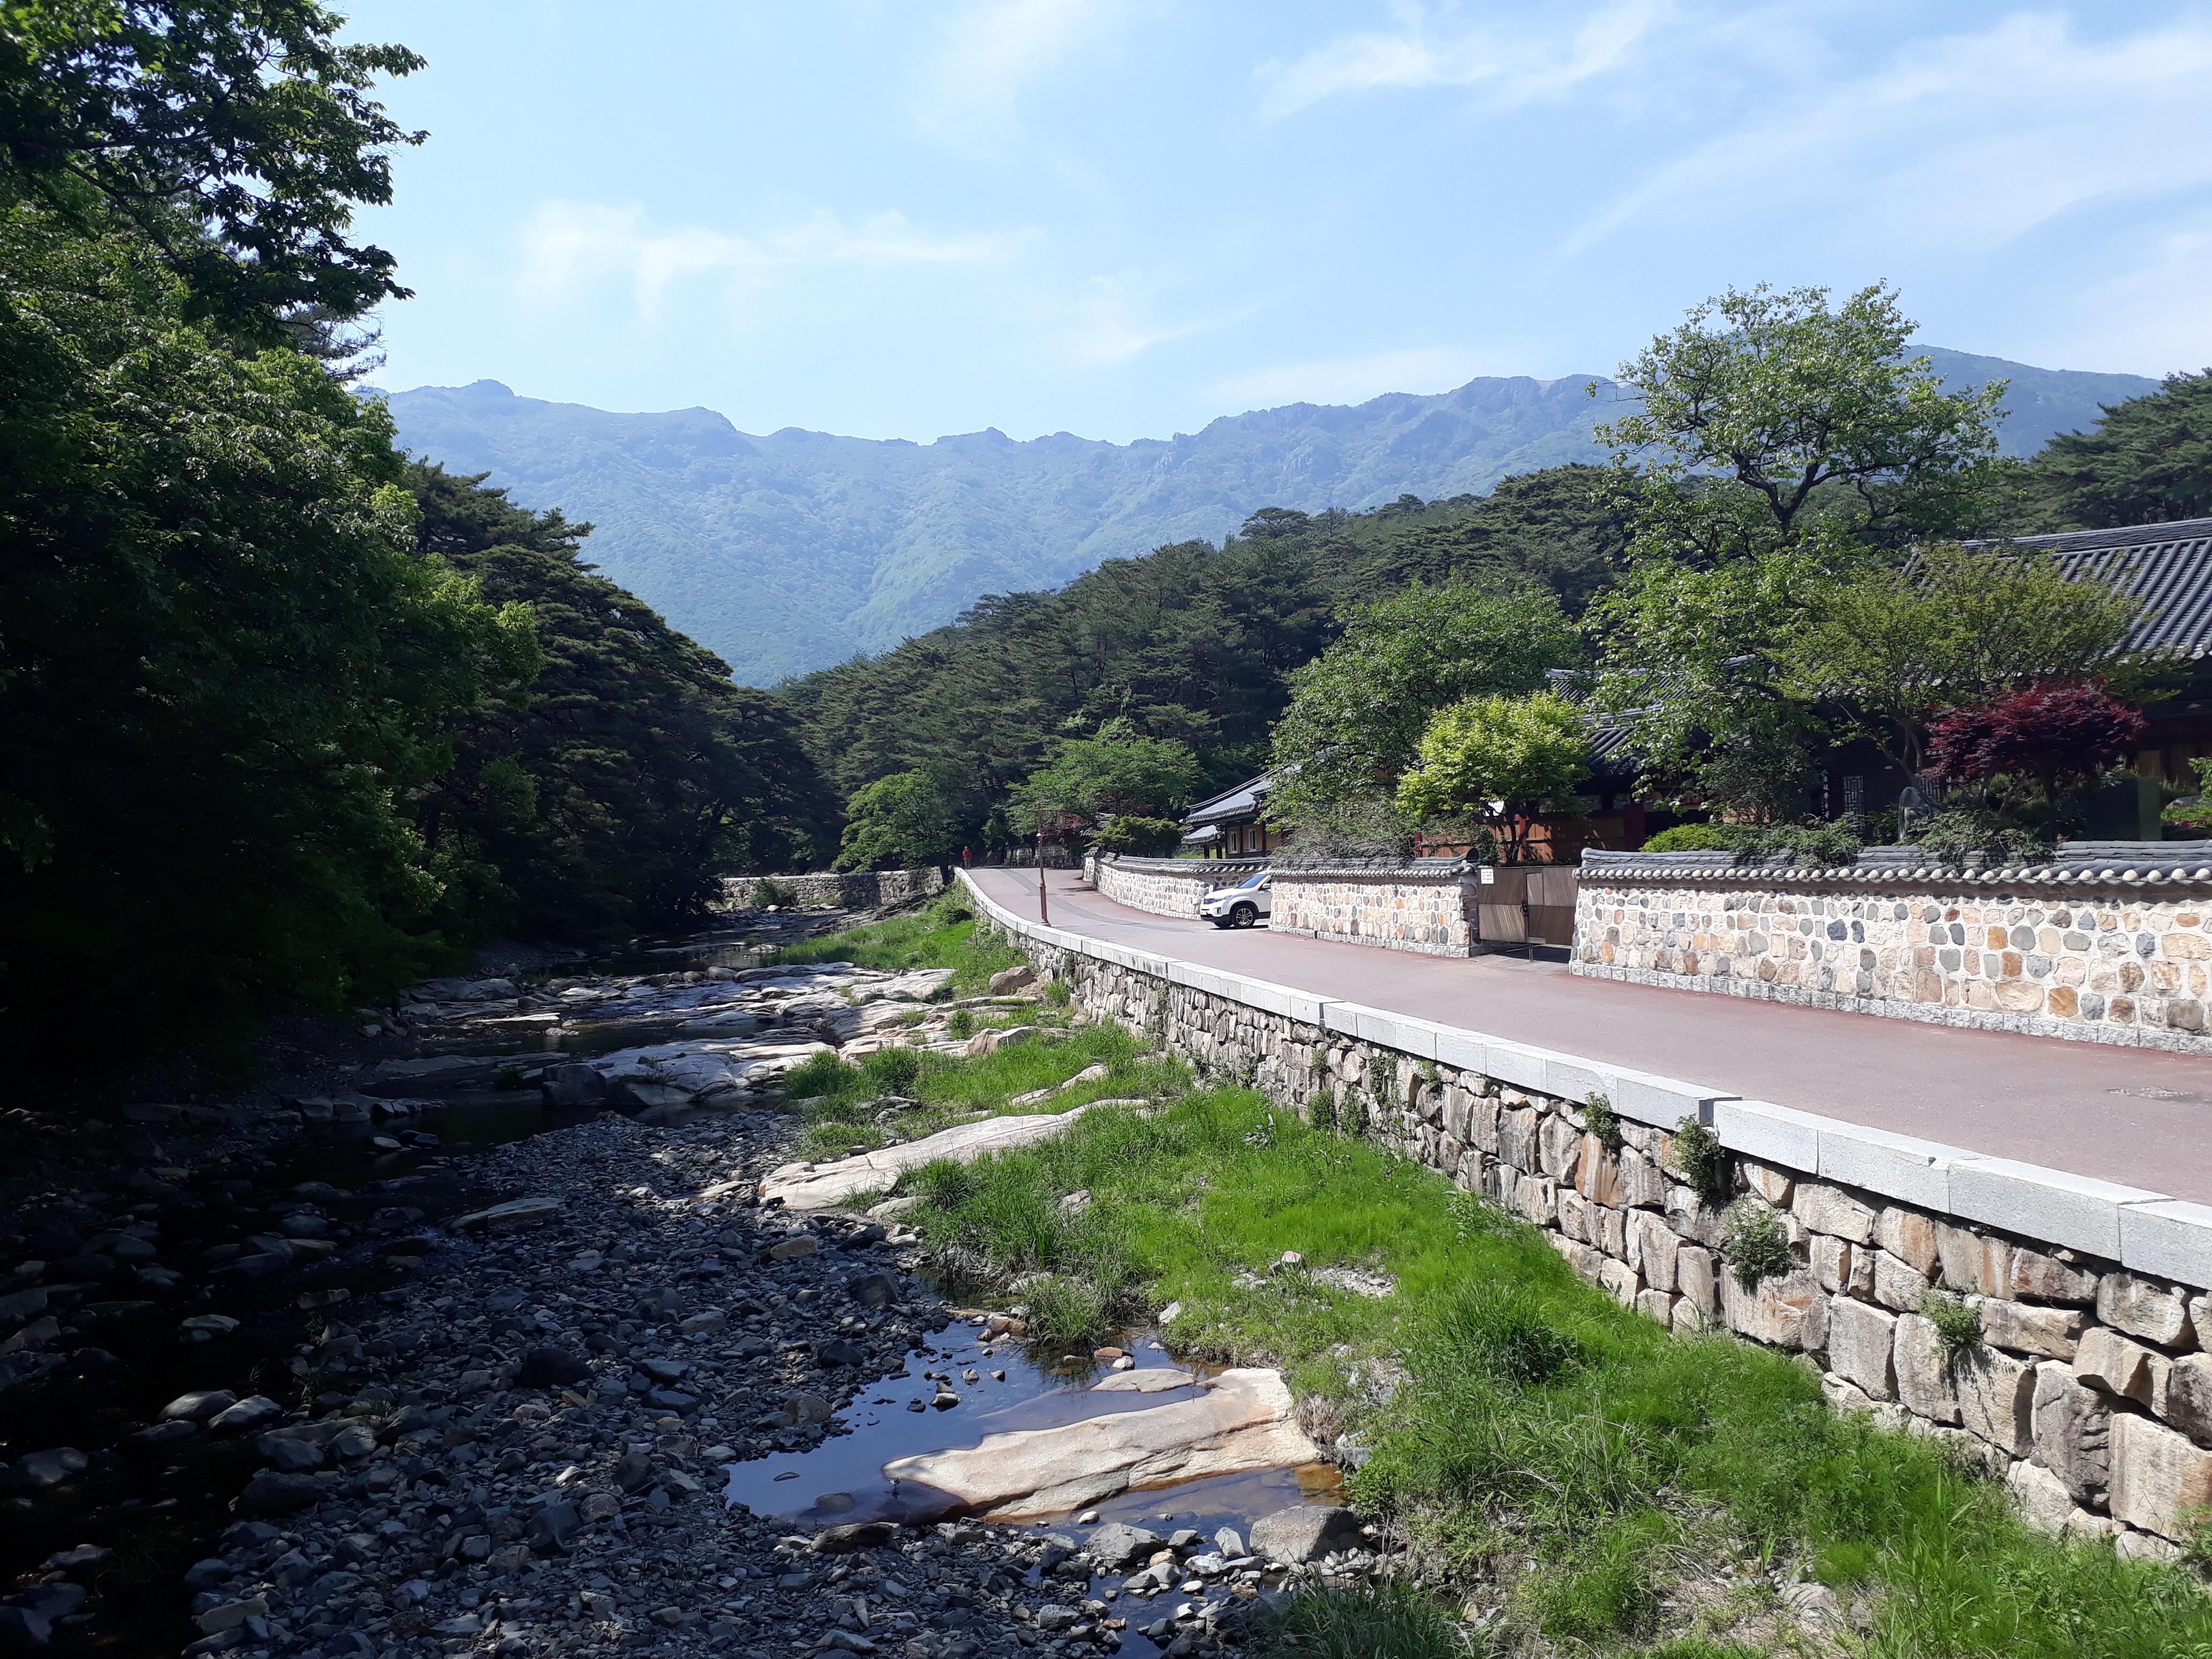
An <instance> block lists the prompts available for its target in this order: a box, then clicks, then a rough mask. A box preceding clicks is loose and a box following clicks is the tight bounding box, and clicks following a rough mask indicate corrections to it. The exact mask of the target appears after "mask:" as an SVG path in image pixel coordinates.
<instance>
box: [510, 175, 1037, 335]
mask: <svg viewBox="0 0 2212 1659" xmlns="http://www.w3.org/2000/svg"><path fill="white" fill-rule="evenodd" d="M1008 246H1010V240H1009V239H1006V238H1003V237H994V236H970V237H937V236H931V235H928V234H925V233H923V232H921V231H919V230H917V229H915V227H914V226H912V225H910V224H909V223H908V222H907V221H906V220H905V218H904V217H903V216H901V215H899V214H896V213H884V214H878V215H877V216H874V217H872V218H870V219H866V220H865V221H862V222H860V223H859V224H858V225H854V226H848V225H847V224H846V223H845V222H844V221H843V220H842V218H841V217H840V216H838V215H836V214H835V213H832V212H829V211H827V210H823V211H822V212H819V213H817V214H815V215H813V216H811V217H810V218H807V219H805V220H802V221H799V222H797V223H794V224H791V225H787V226H785V227H783V228H780V229H776V230H772V231H769V232H767V233H765V234H760V235H754V236H740V235H733V234H730V233H728V232H726V231H720V230H714V229H711V228H708V227H706V226H703V225H676V226H671V227H666V228H659V227H654V226H652V225H649V224H648V223H647V220H646V214H645V210H644V209H643V208H642V207H641V206H639V205H638V204H635V203H629V204H612V203H602V202H567V201H557V200H556V201H549V202H544V203H541V204H539V206H538V211H537V213H536V214H535V215H533V216H532V218H531V220H530V222H529V223H528V225H527V226H526V227H525V228H524V231H523V258H524V267H523V272H522V279H521V284H520V286H521V289H522V292H523V294H524V295H526V297H528V298H532V299H536V300H540V301H544V300H550V299H554V298H557V297H559V296H562V295H565V294H568V293H569V292H572V291H574V290H575V289H581V288H586V287H591V286H596V285H598V284H600V283H607V282H610V281H612V282H617V283H626V284H628V285H629V287H630V288H631V289H632V290H633V292H634V295H635V300H636V304H637V308H638V311H639V313H641V315H643V316H644V317H646V318H647V319H651V318H653V316H655V315H656V314H657V313H658V312H659V307H660V303H661V301H662V300H663V299H664V297H665V295H666V294H667V292H668V290H669V289H670V288H671V287H672V286H674V285H676V284H677V283H681V282H683V281H684V280H686V279H688V278H691V277H696V276H715V275H720V276H722V277H724V278H725V279H726V280H727V281H729V282H733V283H741V282H744V281H745V280H747V279H752V280H755V281H758V280H763V279H765V278H768V277H769V276H774V275H775V274H776V273H779V272H785V271H790V270H799V269H803V268H805V267H809V266H827V265H904V264H982V263H986V262H988V261H991V260H993V259H995V258H1000V256H1001V255H1002V254H1003V253H1004V252H1006V249H1007V247H1008Z"/></svg>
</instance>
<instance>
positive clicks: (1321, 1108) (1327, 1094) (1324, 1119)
mask: <svg viewBox="0 0 2212 1659" xmlns="http://www.w3.org/2000/svg"><path fill="white" fill-rule="evenodd" d="M1306 1121H1307V1122H1308V1123H1310V1124H1311V1125H1313V1127H1315V1128H1316V1129H1319V1130H1321V1131H1322V1132H1323V1133H1327V1132H1328V1131H1329V1130H1331V1129H1334V1128H1335V1127H1336V1091H1335V1090H1334V1089H1332V1088H1330V1087H1329V1086H1328V1085H1326V1084H1323V1085H1322V1086H1321V1087H1320V1088H1318V1089H1316V1090H1315V1091H1313V1093H1311V1094H1310V1095H1308V1096H1307V1097H1306Z"/></svg>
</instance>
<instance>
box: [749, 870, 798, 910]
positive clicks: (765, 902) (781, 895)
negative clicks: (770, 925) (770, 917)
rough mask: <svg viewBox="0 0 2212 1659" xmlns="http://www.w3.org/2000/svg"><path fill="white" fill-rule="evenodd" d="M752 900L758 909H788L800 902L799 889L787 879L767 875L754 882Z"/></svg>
mask: <svg viewBox="0 0 2212 1659" xmlns="http://www.w3.org/2000/svg"><path fill="white" fill-rule="evenodd" d="M750 902H751V904H752V907H753V908H754V909H756V910H769V909H775V910H788V909H790V908H792V906H793V905H795V904H797V903H798V902H799V890H798V889H797V888H796V887H793V885H792V884H790V883H789V882H787V881H778V880H777V879H776V878H775V877H774V876H766V877H763V878H761V879H760V880H758V881H757V882H755V883H754V884H753V890H752V894H751V897H750Z"/></svg>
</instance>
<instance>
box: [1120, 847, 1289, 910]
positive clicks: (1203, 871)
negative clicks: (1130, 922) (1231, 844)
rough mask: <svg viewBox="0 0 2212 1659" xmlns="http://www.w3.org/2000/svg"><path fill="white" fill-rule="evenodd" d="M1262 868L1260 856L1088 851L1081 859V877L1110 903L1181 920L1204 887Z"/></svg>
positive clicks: (1226, 882) (1264, 865)
mask: <svg viewBox="0 0 2212 1659" xmlns="http://www.w3.org/2000/svg"><path fill="white" fill-rule="evenodd" d="M1266 868H1267V860H1265V859H1132V858H1123V857H1122V856H1121V854H1116V853H1103V854H1101V853H1093V854H1090V855H1089V856H1088V857H1086V858H1085V860H1083V874H1084V878H1085V880H1087V881H1089V882H1090V884H1091V885H1092V886H1093V887H1095V888H1097V890H1099V891H1100V892H1101V893H1103V894H1104V895H1105V896H1107V897H1108V898H1109V899H1112V900H1113V901H1114V902H1115V903H1116V904H1126V905H1127V906H1128V907H1129V908H1131V909H1133V910H1149V911H1151V912H1152V914H1153V915H1156V916H1182V917H1183V918H1184V919H1185V920H1186V921H1195V920H1196V919H1197V916H1198V902H1199V900H1200V899H1201V898H1203V897H1205V896H1206V890H1207V889H1209V888H1213V887H1225V886H1227V885H1229V884H1231V882H1238V881H1242V880H1243V879H1244V878H1246V877H1247V876H1249V875H1251V874H1252V873H1253V872H1255V871H1259V870H1264V869H1266Z"/></svg>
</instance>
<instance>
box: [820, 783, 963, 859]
mask: <svg viewBox="0 0 2212 1659" xmlns="http://www.w3.org/2000/svg"><path fill="white" fill-rule="evenodd" d="M845 819H846V823H845V839H844V844H843V845H842V847H841V848H839V849H838V853H837V862H836V868H838V869H840V870H912V869H915V868H918V867H919V866H922V865H925V864H937V863H941V862H943V861H944V860H946V859H947V858H949V857H950V856H951V852H952V849H953V848H954V846H955V845H956V842H955V835H956V829H955V825H954V822H953V808H952V802H951V799H948V798H947V796H946V794H945V790H944V788H943V787H941V786H940V785H939V782H938V781H937V780H936V779H935V778H933V777H932V776H931V775H929V774H928V773H927V772H925V771H913V772H894V773H892V774H891V775H890V776H889V777H887V778H878V779H877V780H876V781H874V782H873V783H871V784H868V785H866V786H865V787H862V788H860V789H859V790H856V791H855V792H854V795H853V799H850V800H848V801H847V802H846V803H845Z"/></svg>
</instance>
